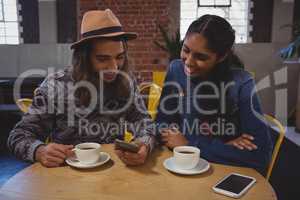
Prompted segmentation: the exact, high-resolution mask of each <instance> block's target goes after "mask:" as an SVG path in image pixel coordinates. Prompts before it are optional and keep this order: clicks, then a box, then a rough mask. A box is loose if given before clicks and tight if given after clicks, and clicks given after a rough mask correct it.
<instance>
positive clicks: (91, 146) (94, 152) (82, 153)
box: [72, 142, 101, 164]
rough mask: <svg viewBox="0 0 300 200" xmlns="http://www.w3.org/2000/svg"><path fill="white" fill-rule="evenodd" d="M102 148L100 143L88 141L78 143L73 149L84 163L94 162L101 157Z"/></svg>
mask: <svg viewBox="0 0 300 200" xmlns="http://www.w3.org/2000/svg"><path fill="white" fill-rule="evenodd" d="M100 149H101V145H100V144H98V143H93V142H91V143H88V142H87V143H81V144H78V145H76V146H75V148H74V149H72V151H74V152H75V155H76V157H77V159H78V160H79V161H80V162H82V163H84V164H93V163H96V162H97V161H98V160H99V158H100Z"/></svg>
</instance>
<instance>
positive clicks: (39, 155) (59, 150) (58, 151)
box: [35, 143, 74, 167]
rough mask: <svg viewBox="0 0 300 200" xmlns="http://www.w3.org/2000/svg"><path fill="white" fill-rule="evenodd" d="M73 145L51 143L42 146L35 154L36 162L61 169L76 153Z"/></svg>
mask: <svg viewBox="0 0 300 200" xmlns="http://www.w3.org/2000/svg"><path fill="white" fill-rule="evenodd" d="M73 148H74V146H73V145H63V144H56V143H49V144H48V145H41V146H39V147H38V148H37V150H36V152H35V160H36V161H38V162H40V163H41V164H42V165H43V166H45V167H59V166H60V165H62V164H63V163H64V162H65V159H66V158H67V157H69V156H71V155H73V154H74V153H73V152H72V149H73Z"/></svg>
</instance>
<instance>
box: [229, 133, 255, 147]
mask: <svg viewBox="0 0 300 200" xmlns="http://www.w3.org/2000/svg"><path fill="white" fill-rule="evenodd" d="M253 140H254V137H253V136H251V135H249V134H242V135H241V136H240V137H238V138H236V139H234V140H231V141H229V142H227V143H226V144H229V145H232V146H235V147H236V148H238V149H240V150H244V149H247V150H249V151H252V150H255V149H257V146H256V145H255V144H254V143H253V142H252V141H253Z"/></svg>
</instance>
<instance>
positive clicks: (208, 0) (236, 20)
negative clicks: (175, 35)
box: [180, 0, 251, 43]
mask: <svg viewBox="0 0 300 200" xmlns="http://www.w3.org/2000/svg"><path fill="white" fill-rule="evenodd" d="M250 2H251V0H231V1H228V0H227V1H226V0H222V1H221V0H218V1H216V0H181V17H180V33H181V37H182V38H183V37H184V35H185V33H186V31H187V29H188V26H189V25H190V24H191V23H192V21H193V20H195V19H196V18H198V17H201V16H202V15H205V14H213V15H218V16H221V17H224V18H225V19H227V20H228V21H229V22H230V24H231V25H232V27H233V29H234V30H235V37H236V41H235V42H236V43H247V42H251V38H250V36H249V32H250V31H251V27H250V26H249V20H250V15H249V12H250V6H249V5H251V4H250ZM199 3H200V4H199ZM217 3H219V5H220V6H219V7H218V4H217ZM230 4H231V6H228V5H230ZM198 5H200V7H198ZM201 5H208V6H201ZM226 5H227V6H226Z"/></svg>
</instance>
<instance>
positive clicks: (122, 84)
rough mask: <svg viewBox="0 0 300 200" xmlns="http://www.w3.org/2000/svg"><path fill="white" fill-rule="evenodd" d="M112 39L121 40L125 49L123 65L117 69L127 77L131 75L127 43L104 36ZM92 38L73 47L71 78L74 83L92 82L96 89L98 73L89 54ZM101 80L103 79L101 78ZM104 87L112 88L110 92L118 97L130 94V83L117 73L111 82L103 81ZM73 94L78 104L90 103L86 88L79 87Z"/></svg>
mask: <svg viewBox="0 0 300 200" xmlns="http://www.w3.org/2000/svg"><path fill="white" fill-rule="evenodd" d="M106 39H110V40H112V41H121V42H122V43H123V47H124V50H125V60H124V64H123V66H119V67H120V69H118V70H119V71H122V72H124V73H126V74H128V76H129V77H132V75H131V73H130V71H129V64H128V54H127V49H128V48H127V43H126V41H125V40H124V39H123V38H120V37H114V38H106ZM93 41H94V40H90V41H88V42H86V43H84V44H83V45H81V46H78V47H77V48H76V49H74V52H73V57H72V66H73V70H72V78H73V79H74V81H75V83H76V82H79V81H88V82H90V83H92V84H93V85H94V86H95V87H96V89H97V90H99V88H100V79H99V77H100V74H99V72H96V71H95V70H94V69H93V66H92V63H91V60H90V54H91V51H92V43H93ZM101 81H103V80H101ZM104 87H105V89H108V90H109V88H113V90H111V92H113V93H114V96H116V97H118V98H128V97H129V95H130V83H129V80H128V79H127V78H126V77H124V76H122V75H120V74H118V75H117V77H116V79H115V80H114V81H113V82H112V83H105V84H104ZM75 96H76V97H78V98H79V101H80V105H83V106H87V105H89V103H90V100H91V99H90V98H91V96H90V93H89V91H88V90H87V89H86V88H79V89H77V90H76V92H75Z"/></svg>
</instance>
